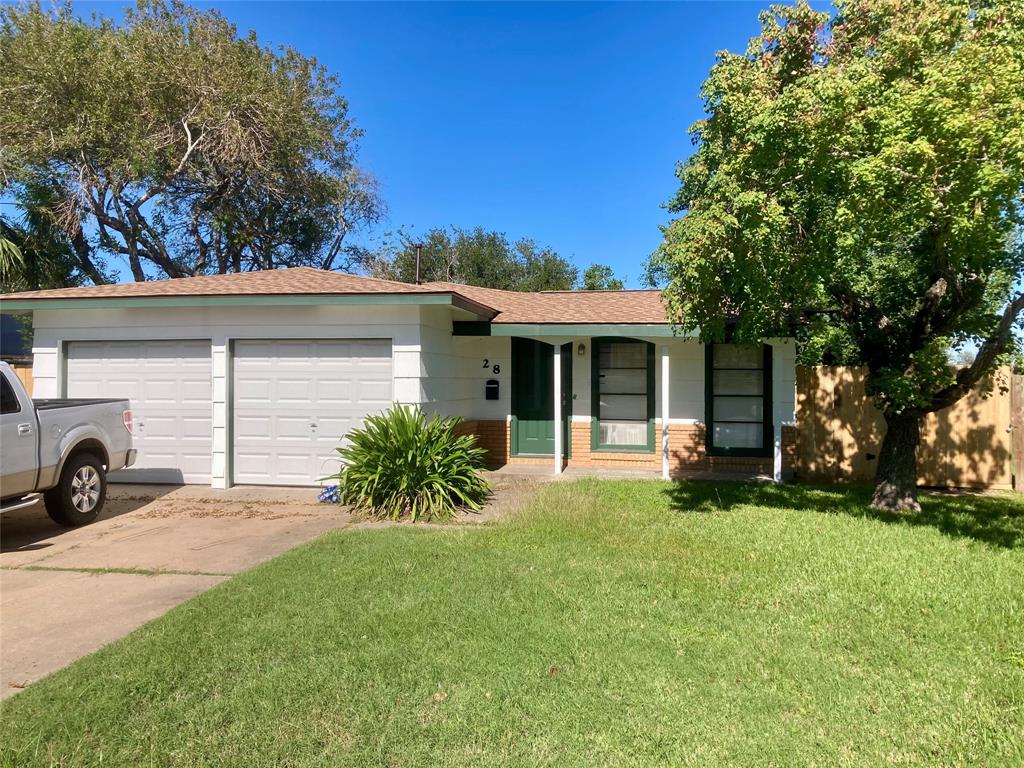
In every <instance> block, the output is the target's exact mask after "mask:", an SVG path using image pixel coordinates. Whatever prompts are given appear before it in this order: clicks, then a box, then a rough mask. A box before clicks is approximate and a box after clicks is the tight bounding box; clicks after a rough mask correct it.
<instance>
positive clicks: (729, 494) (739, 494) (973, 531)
mask: <svg viewBox="0 0 1024 768" xmlns="http://www.w3.org/2000/svg"><path fill="white" fill-rule="evenodd" d="M665 494H666V495H667V496H668V498H669V504H670V506H671V508H672V509H673V510H674V511H677V512H721V511H725V512H727V511H729V510H731V509H734V508H736V507H741V506H755V507H765V508H769V509H794V510H807V511H809V512H819V513H824V514H831V515H849V516H850V517H864V518H868V519H872V520H880V521H882V522H884V523H891V524H896V525H911V526H928V527H932V528H935V529H937V530H939V531H941V532H942V533H944V534H945V535H947V536H951V537H954V538H968V539H974V540H976V541H981V542H984V543H986V544H989V545H991V546H995V547H1001V548H1004V549H1024V497H1014V496H1012V495H1009V494H992V495H981V494H976V493H949V492H926V491H922V492H921V494H920V501H921V511H920V512H919V513H914V512H881V511H879V510H876V509H872V508H871V505H870V501H871V489H870V488H867V487H864V486H837V485H830V486H816V485H774V484H772V483H765V482H738V481H724V482H715V481H708V480H683V481H679V482H677V483H674V484H673V485H672V486H671V487H670V488H668V489H667V490H666V491H665Z"/></svg>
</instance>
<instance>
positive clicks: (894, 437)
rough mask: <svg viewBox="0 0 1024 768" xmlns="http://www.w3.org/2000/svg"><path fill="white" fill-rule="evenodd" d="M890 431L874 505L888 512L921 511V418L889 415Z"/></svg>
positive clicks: (897, 414) (886, 418)
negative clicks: (918, 489) (919, 476)
mask: <svg viewBox="0 0 1024 768" xmlns="http://www.w3.org/2000/svg"><path fill="white" fill-rule="evenodd" d="M885 424H886V432H885V438H884V439H883V440H882V450H881V453H880V454H879V456H878V470H877V471H876V473H875V493H874V496H872V498H871V506H872V507H874V508H875V509H883V510H886V511H890V512H891V511H896V510H912V511H914V512H920V511H921V505H920V504H918V503H917V448H918V446H919V445H920V443H921V417H920V415H919V414H917V413H894V414H885Z"/></svg>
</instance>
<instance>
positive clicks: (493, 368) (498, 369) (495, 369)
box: [484, 357, 501, 374]
mask: <svg viewBox="0 0 1024 768" xmlns="http://www.w3.org/2000/svg"><path fill="white" fill-rule="evenodd" d="M484 368H490V369H491V373H493V374H499V373H501V364H500V363H495V364H494V365H493V366H492V365H491V361H490V360H488V359H487V358H486V357H485V358H484Z"/></svg>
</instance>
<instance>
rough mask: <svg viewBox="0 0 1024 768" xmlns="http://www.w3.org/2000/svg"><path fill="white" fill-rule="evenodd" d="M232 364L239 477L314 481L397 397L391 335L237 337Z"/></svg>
mask: <svg viewBox="0 0 1024 768" xmlns="http://www.w3.org/2000/svg"><path fill="white" fill-rule="evenodd" d="M232 365H233V390H234V420H233V432H234V436H233V442H234V452H233V457H232V458H233V479H234V482H236V483H242V484H250V483H251V484H259V485H316V484H317V483H318V481H319V480H320V478H322V477H325V476H326V475H329V474H331V473H333V472H336V471H337V469H338V466H339V464H338V458H337V453H336V452H335V448H337V447H338V446H340V445H341V440H342V437H343V436H344V435H345V433H347V432H348V431H349V430H350V429H352V428H353V427H358V426H360V425H361V424H362V422H363V419H364V418H365V417H366V416H367V415H369V414H372V413H378V412H380V411H383V410H386V409H387V408H388V406H389V405H390V404H391V400H392V391H391V341H390V340H353V339H338V340H276V341H236V342H235V345H234V358H233V361H232Z"/></svg>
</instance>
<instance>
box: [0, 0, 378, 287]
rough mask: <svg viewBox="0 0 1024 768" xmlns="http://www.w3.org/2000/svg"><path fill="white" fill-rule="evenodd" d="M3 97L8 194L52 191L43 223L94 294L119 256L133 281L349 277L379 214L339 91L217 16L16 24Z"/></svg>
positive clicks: (0, 46) (51, 18)
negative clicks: (289, 271)
mask: <svg viewBox="0 0 1024 768" xmlns="http://www.w3.org/2000/svg"><path fill="white" fill-rule="evenodd" d="M0 98H2V100H3V103H4V108H3V109H2V110H0V137H2V141H0V183H2V187H3V189H2V193H3V195H4V196H5V197H11V196H12V195H15V196H18V197H20V199H21V200H22V201H23V202H25V201H26V200H31V195H29V196H28V197H27V198H26V197H25V196H24V195H22V194H21V193H22V192H23V191H24V190H25V189H28V188H30V187H35V188H45V189H47V190H49V191H50V193H51V196H52V202H53V204H52V205H50V206H48V207H47V208H46V209H45V210H28V213H29V215H31V216H39V215H45V216H47V217H49V218H50V220H51V225H52V226H54V227H56V228H59V229H60V230H62V231H64V232H65V233H66V235H67V237H68V238H69V239H71V240H72V241H74V244H75V246H76V247H75V248H74V249H73V253H74V258H75V259H76V261H77V267H76V268H77V270H79V271H80V272H81V273H82V274H85V275H88V277H89V279H91V280H93V281H98V280H102V279H104V276H105V272H104V268H103V258H104V256H105V255H106V256H108V257H109V256H115V257H117V258H120V259H125V260H126V261H127V264H128V266H129V267H130V269H131V272H132V274H133V276H134V277H135V279H136V280H143V279H146V278H147V277H150V276H159V277H164V276H166V277H182V276H187V275H193V274H203V273H216V272H229V271H243V270H252V269H266V268H272V267H277V266H292V265H299V264H305V265H313V266H318V267H324V268H330V267H332V266H336V265H344V263H345V260H346V259H347V258H348V256H349V250H348V249H347V248H346V245H345V243H344V240H345V237H346V235H347V234H348V233H349V232H350V231H351V230H352V229H354V228H356V227H359V226H361V225H363V224H366V223H367V222H372V221H375V220H376V219H377V218H378V217H379V215H380V213H381V208H380V202H379V199H378V196H377V191H376V187H375V185H374V183H373V180H372V179H370V178H369V177H367V176H366V175H365V174H364V173H362V172H361V171H360V170H359V168H358V167H357V166H356V164H355V157H354V153H355V142H356V140H357V139H358V138H359V135H360V132H359V130H358V129H357V128H356V127H355V126H354V125H353V124H352V122H351V120H350V118H349V116H348V104H347V102H346V101H345V99H344V98H343V97H342V96H341V95H340V92H339V90H338V80H337V78H336V77H335V76H334V75H332V74H330V73H329V72H327V71H326V70H325V69H324V68H323V67H321V66H320V65H319V64H317V62H316V61H315V60H313V59H310V58H307V57H304V56H302V55H301V54H300V53H299V52H297V51H295V50H294V49H291V48H283V49H274V50H272V49H270V48H267V47H264V46H261V45H260V44H259V43H258V41H257V39H256V37H255V35H254V34H253V33H249V35H248V36H246V37H242V38H240V37H239V36H238V34H237V31H236V29H235V27H234V26H233V25H231V24H229V23H228V22H227V21H226V20H225V19H224V18H223V16H221V15H220V14H219V13H217V12H216V11H213V10H205V11H200V10H196V9H193V8H191V7H189V6H187V5H186V4H184V3H183V2H179V1H178V0H172V1H171V2H164V1H163V0H142V2H140V3H139V5H138V7H137V8H136V9H130V10H128V11H127V12H126V13H125V16H124V21H123V23H121V24H117V23H115V22H114V21H112V20H110V19H106V18H102V17H100V18H97V19H95V20H94V22H93V23H86V22H84V21H82V20H81V19H79V18H77V17H75V16H74V15H73V13H72V11H71V7H70V5H65V6H62V7H59V8H58V9H57V10H56V11H54V12H53V13H49V12H46V11H44V10H42V9H41V7H40V6H39V4H38V3H34V4H31V5H22V6H7V7H4V8H2V9H0ZM8 224H9V225H10V224H11V222H10V220H8ZM83 232H84V233H85V234H82V233H83ZM76 238H77V240H76Z"/></svg>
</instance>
